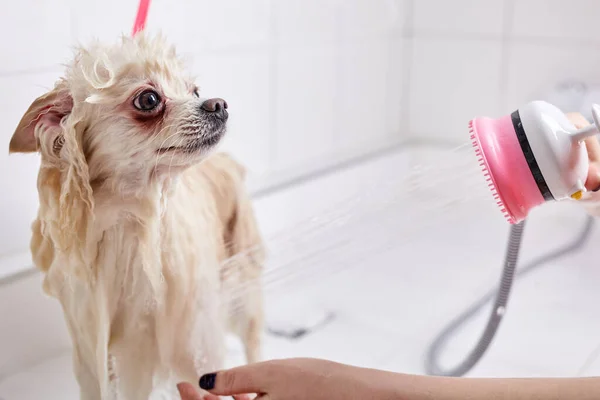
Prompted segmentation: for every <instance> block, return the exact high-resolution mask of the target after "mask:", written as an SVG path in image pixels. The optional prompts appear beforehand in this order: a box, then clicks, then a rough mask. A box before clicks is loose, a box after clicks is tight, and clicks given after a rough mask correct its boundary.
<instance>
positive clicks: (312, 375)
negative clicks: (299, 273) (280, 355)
mask: <svg viewBox="0 0 600 400" xmlns="http://www.w3.org/2000/svg"><path fill="white" fill-rule="evenodd" d="M390 375H393V374H391V373H388V372H384V371H377V370H369V369H363V368H358V367H351V366H349V365H344V364H338V363H334V362H331V361H325V360H318V359H302V358H300V359H287V360H277V361H268V362H263V363H257V364H252V365H247V366H244V367H239V368H234V369H231V370H226V371H221V372H217V373H216V374H208V375H204V376H203V377H202V378H200V386H201V388H202V389H204V390H206V391H208V392H210V393H212V394H213V395H217V396H238V395H240V394H246V393H252V394H257V395H258V399H260V400H305V399H311V400H337V399H340V400H342V399H343V400H346V399H351V398H356V399H378V398H385V397H388V398H389V396H388V395H386V393H391V391H392V390H393V389H392V386H393V385H392V381H393V379H391V377H390ZM178 387H179V388H180V391H182V389H183V393H182V399H183V400H201V399H202V397H201V396H199V395H198V394H197V393H196V392H195V391H193V388H192V387H191V385H189V386H188V385H186V384H180V385H179V386H178ZM190 389H191V390H192V391H191V392H188V390H190ZM194 396H196V397H194ZM236 398H237V399H242V397H236ZM204 399H206V400H213V399H214V397H212V398H211V397H205V398H204Z"/></svg>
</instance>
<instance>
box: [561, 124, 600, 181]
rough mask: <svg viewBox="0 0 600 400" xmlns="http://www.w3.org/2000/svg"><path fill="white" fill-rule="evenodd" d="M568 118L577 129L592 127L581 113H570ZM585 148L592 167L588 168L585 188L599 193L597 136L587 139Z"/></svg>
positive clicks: (599, 148) (599, 147)
mask: <svg viewBox="0 0 600 400" xmlns="http://www.w3.org/2000/svg"><path fill="white" fill-rule="evenodd" d="M567 118H569V121H571V123H572V124H573V125H575V127H576V128H577V129H582V128H585V127H586V126H588V125H590V123H589V122H588V120H587V119H585V118H584V116H583V115H581V114H580V113H568V114H567ZM585 147H586V148H587V153H588V158H589V160H590V165H589V168H588V176H587V180H586V181H585V188H586V189H587V190H589V191H592V192H597V191H598V190H599V189H600V143H599V142H598V138H597V137H596V136H592V137H588V138H586V139H585Z"/></svg>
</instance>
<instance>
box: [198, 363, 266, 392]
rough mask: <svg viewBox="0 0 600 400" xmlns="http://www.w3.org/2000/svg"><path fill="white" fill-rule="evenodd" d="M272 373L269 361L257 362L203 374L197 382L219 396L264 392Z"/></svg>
mask: <svg viewBox="0 0 600 400" xmlns="http://www.w3.org/2000/svg"><path fill="white" fill-rule="evenodd" d="M272 373H273V370H272V369H271V368H270V367H269V363H257V364H252V365H246V366H243V367H238V368H233V369H230V370H226V371H220V372H217V373H212V374H206V375H203V376H202V377H201V378H200V382H199V384H200V387H201V388H202V389H204V390H206V391H208V392H211V393H213V394H218V395H221V396H232V395H238V394H243V393H266V392H268V389H269V388H268V387H267V386H268V382H270V381H272V379H273V377H272V376H270V375H272Z"/></svg>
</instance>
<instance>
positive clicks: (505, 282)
mask: <svg viewBox="0 0 600 400" xmlns="http://www.w3.org/2000/svg"><path fill="white" fill-rule="evenodd" d="M593 225H594V218H593V217H591V216H588V217H587V220H586V222H585V225H584V227H583V229H582V230H581V232H580V233H579V234H578V235H577V237H576V238H575V239H574V240H573V241H572V242H570V243H568V244H566V245H565V246H563V247H561V248H559V249H556V250H554V251H552V252H550V253H548V254H545V255H543V256H540V257H539V258H537V259H535V260H533V261H531V262H530V263H529V264H527V265H525V266H524V267H521V268H520V269H519V271H518V272H516V274H515V271H516V267H517V261H518V259H519V250H520V249H521V243H522V238H523V230H524V228H525V221H523V222H521V223H519V224H517V225H512V226H511V229H510V234H509V237H508V247H507V249H506V253H505V256H504V268H503V270H502V276H501V279H500V285H499V287H498V288H497V289H494V290H491V291H490V292H488V293H487V294H485V295H484V296H482V297H481V298H480V299H479V300H478V301H476V302H475V303H473V304H472V305H471V306H470V307H469V308H467V309H466V310H465V311H464V312H463V313H462V314H460V315H458V316H457V317H456V318H455V319H453V320H452V321H450V323H448V325H447V326H446V328H444V330H442V331H441V332H440V333H439V335H438V336H437V337H436V338H435V340H434V341H433V342H432V344H431V345H430V346H429V349H428V350H427V355H426V358H425V371H426V373H427V374H429V375H438V376H456V377H457V376H463V375H465V374H466V373H468V372H469V371H470V370H471V369H472V368H473V367H474V366H475V365H476V364H477V363H478V362H479V360H481V357H483V355H484V354H485V352H486V350H487V349H488V347H489V346H490V344H491V343H492V340H493V339H494V336H495V335H496V332H497V331H498V327H499V326H500V323H501V322H502V317H503V316H504V314H505V313H506V305H507V303H508V298H509V295H510V290H511V288H512V285H513V282H514V278H515V276H519V277H520V276H523V275H525V274H527V273H529V272H531V271H533V270H534V269H537V268H538V267H540V266H543V265H544V264H546V263H548V262H549V261H552V260H554V259H556V258H559V257H562V256H565V255H567V254H570V253H572V252H574V251H577V250H579V249H580V248H581V247H583V246H584V245H585V242H586V241H587V239H589V237H590V233H591V231H592V227H593ZM494 297H495V300H494V307H493V308H492V311H491V313H490V316H489V318H488V322H487V324H486V326H485V328H484V330H483V333H482V334H481V336H480V338H479V340H478V341H477V343H476V345H475V346H474V347H473V349H472V350H471V352H470V353H469V354H468V355H467V356H466V357H465V358H464V359H463V360H462V361H461V362H460V363H459V364H458V365H456V366H455V367H454V368H449V369H444V368H442V367H441V366H440V363H439V357H440V353H441V352H442V350H443V349H444V346H445V345H446V342H447V341H448V339H450V337H451V336H453V335H454V333H455V332H456V331H457V330H458V329H459V328H460V327H461V326H462V325H463V324H464V323H465V322H467V321H468V320H470V319H471V318H473V317H474V316H475V315H476V314H477V312H478V311H479V310H480V309H481V308H482V307H483V306H485V305H486V304H487V303H488V302H489V301H490V300H492V299H494Z"/></svg>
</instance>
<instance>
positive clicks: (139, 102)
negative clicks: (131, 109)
mask: <svg viewBox="0 0 600 400" xmlns="http://www.w3.org/2000/svg"><path fill="white" fill-rule="evenodd" d="M133 105H134V106H135V108H137V109H138V110H140V111H152V110H154V109H155V108H156V107H158V106H159V105H160V96H159V95H158V93H156V92H155V91H154V90H146V91H145V92H142V93H140V95H139V96H137V97H136V98H135V100H133Z"/></svg>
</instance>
